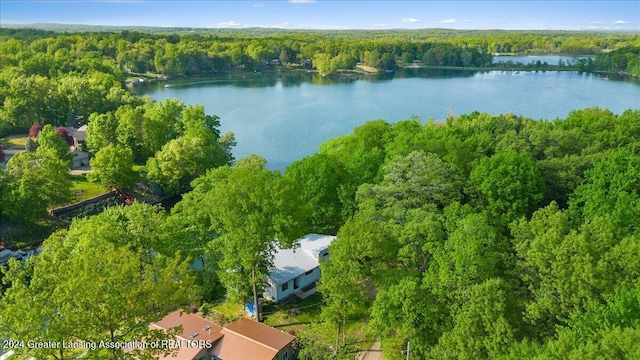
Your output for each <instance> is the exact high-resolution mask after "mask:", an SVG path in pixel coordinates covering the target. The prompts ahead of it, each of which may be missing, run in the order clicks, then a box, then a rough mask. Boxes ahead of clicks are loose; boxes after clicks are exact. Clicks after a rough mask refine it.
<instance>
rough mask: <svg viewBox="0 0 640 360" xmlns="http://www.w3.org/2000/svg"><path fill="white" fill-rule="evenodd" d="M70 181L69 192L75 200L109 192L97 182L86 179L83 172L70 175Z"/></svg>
mask: <svg viewBox="0 0 640 360" xmlns="http://www.w3.org/2000/svg"><path fill="white" fill-rule="evenodd" d="M71 181H72V188H71V192H72V193H73V194H74V195H75V199H74V200H75V201H82V200H85V199H89V198H92V197H94V196H98V195H102V194H104V193H107V192H109V190H108V189H105V188H104V186H102V185H100V184H99V183H97V182H90V181H89V180H87V177H86V175H85V174H82V175H71Z"/></svg>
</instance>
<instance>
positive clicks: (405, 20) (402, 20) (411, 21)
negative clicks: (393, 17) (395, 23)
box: [400, 18, 421, 23]
mask: <svg viewBox="0 0 640 360" xmlns="http://www.w3.org/2000/svg"><path fill="white" fill-rule="evenodd" d="M420 21H421V20H418V19H414V18H407V19H400V22H403V23H417V22H420Z"/></svg>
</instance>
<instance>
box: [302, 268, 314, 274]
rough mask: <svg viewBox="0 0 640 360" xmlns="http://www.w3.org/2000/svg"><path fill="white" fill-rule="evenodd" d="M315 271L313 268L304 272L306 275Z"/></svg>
mask: <svg viewBox="0 0 640 360" xmlns="http://www.w3.org/2000/svg"><path fill="white" fill-rule="evenodd" d="M312 272H313V269H311V270H309V271H307V272H306V273H304V274H305V275H311V273H312Z"/></svg>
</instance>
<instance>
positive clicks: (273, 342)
mask: <svg viewBox="0 0 640 360" xmlns="http://www.w3.org/2000/svg"><path fill="white" fill-rule="evenodd" d="M223 332H225V333H228V332H230V333H234V334H237V335H239V336H243V337H245V338H248V339H251V340H252V341H254V342H256V343H259V344H262V345H264V346H266V347H269V348H271V349H274V350H277V351H280V350H282V349H284V348H285V347H286V346H287V345H289V344H290V343H291V342H292V341H293V340H295V339H296V337H295V336H293V335H291V334H287V333H286V332H283V331H280V330H277V329H274V328H272V327H271V326H267V325H265V324H262V323H259V322H257V321H254V320H251V319H247V318H240V319H238V320H236V321H234V322H233V323H231V324H229V325H227V326H226V327H225V328H224V329H223Z"/></svg>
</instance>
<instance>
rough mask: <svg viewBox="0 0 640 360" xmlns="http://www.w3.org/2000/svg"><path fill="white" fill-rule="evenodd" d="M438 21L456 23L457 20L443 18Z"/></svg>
mask: <svg viewBox="0 0 640 360" xmlns="http://www.w3.org/2000/svg"><path fill="white" fill-rule="evenodd" d="M438 22H439V23H440V24H453V23H457V22H458V20H456V19H444V20H440V21H438Z"/></svg>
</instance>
